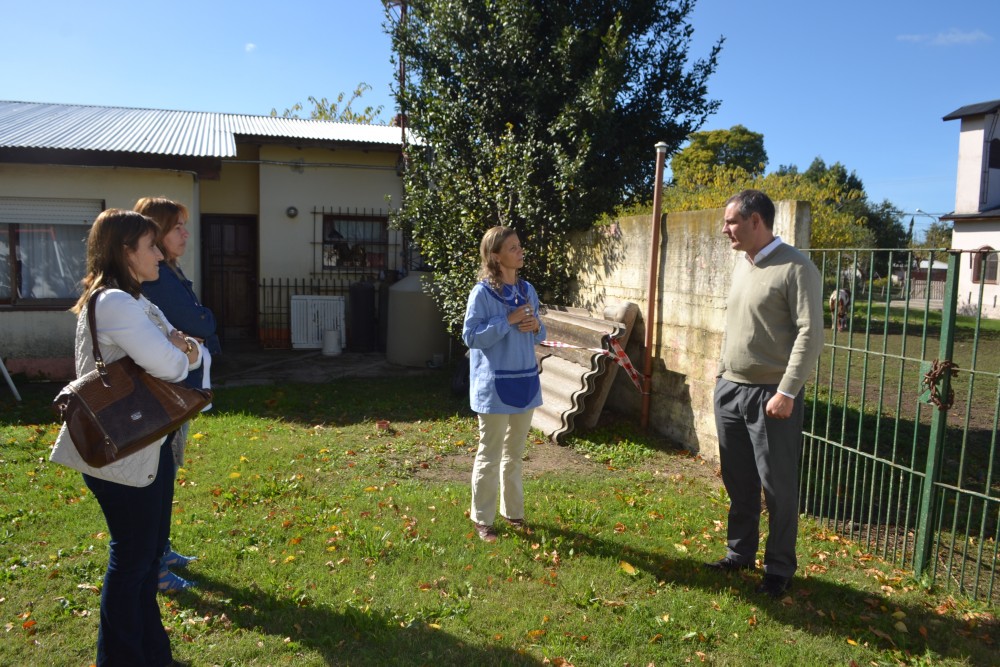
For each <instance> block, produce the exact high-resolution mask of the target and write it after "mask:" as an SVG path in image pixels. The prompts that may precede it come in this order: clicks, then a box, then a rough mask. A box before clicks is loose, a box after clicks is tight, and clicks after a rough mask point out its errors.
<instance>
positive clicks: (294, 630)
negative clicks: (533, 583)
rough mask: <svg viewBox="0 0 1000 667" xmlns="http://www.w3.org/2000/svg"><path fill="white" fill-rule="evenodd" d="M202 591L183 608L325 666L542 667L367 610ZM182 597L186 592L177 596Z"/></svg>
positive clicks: (249, 590)
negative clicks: (286, 643) (292, 647)
mask: <svg viewBox="0 0 1000 667" xmlns="http://www.w3.org/2000/svg"><path fill="white" fill-rule="evenodd" d="M198 582H199V588H200V590H201V591H202V593H200V595H199V597H197V598H195V597H194V596H192V598H191V600H190V601H187V600H185V603H186V604H190V606H192V607H194V608H196V609H197V610H198V611H199V613H201V614H203V615H207V614H212V615H213V616H214V617H216V618H219V617H221V616H222V614H225V615H226V617H227V618H228V619H229V621H230V622H231V623H232V624H233V625H235V626H238V627H239V628H242V629H244V630H252V631H255V632H261V633H265V634H269V635H273V636H275V637H279V638H281V639H284V638H286V637H288V638H290V640H291V641H293V642H296V643H298V644H299V645H301V646H304V647H307V648H309V649H310V650H313V651H316V652H318V653H320V654H321V655H322V657H323V660H324V662H325V663H326V664H327V665H372V666H375V665H378V666H382V665H402V666H405V665H434V664H437V665H498V666H499V665H512V666H515V667H516V666H521V667H530V666H532V665H540V664H542V663H541V662H539V661H538V660H535V659H534V658H532V657H531V656H528V655H524V654H521V653H518V652H517V651H514V650H511V649H506V648H503V647H499V646H496V647H492V646H491V647H489V648H482V647H477V646H472V645H470V644H467V643H465V642H463V641H462V640H460V639H458V638H456V637H454V636H452V635H449V634H448V633H446V632H443V631H441V630H435V629H433V628H430V627H428V626H427V625H425V624H423V623H415V624H412V625H406V626H401V625H400V622H399V620H398V619H393V618H391V617H389V616H386V615H385V614H383V613H380V612H378V611H375V610H372V609H359V608H354V607H347V608H346V609H345V610H344V611H338V610H334V609H330V608H328V607H319V606H314V605H300V604H297V603H296V602H295V601H293V600H281V599H277V598H275V597H273V596H271V595H269V594H267V593H266V592H264V591H261V590H260V589H258V588H256V587H255V586H253V585H252V584H251V585H249V586H246V587H236V586H232V585H230V584H228V583H224V582H222V581H219V580H217V579H212V578H211V577H207V576H200V577H199V578H198ZM182 595H184V596H187V595H189V594H186V593H185V594H182Z"/></svg>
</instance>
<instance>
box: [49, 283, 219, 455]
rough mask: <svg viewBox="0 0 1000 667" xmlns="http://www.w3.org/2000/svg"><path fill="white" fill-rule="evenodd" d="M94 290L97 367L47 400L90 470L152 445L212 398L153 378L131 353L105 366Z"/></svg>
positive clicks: (90, 314) (90, 312) (91, 319)
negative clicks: (98, 334) (99, 337)
mask: <svg viewBox="0 0 1000 667" xmlns="http://www.w3.org/2000/svg"><path fill="white" fill-rule="evenodd" d="M99 293H100V290H98V292H95V293H94V294H93V295H92V296H91V297H90V301H89V302H88V303H87V321H88V323H89V324H90V337H91V342H92V343H93V346H94V360H95V362H96V364H97V368H96V369H94V370H92V371H90V372H89V373H87V374H86V375H83V376H81V377H79V378H77V379H76V380H73V381H72V382H70V383H69V384H67V385H66V386H65V387H63V389H62V391H60V392H59V395H58V396H56V398H55V400H54V401H53V402H52V409H53V410H55V412H56V414H57V415H58V416H59V418H60V419H62V420H63V421H65V422H66V429H67V430H68V431H69V436H70V439H71V440H72V441H73V445H74V446H75V447H76V449H77V451H78V452H79V453H80V457H81V458H82V459H83V460H84V461H85V462H86V463H87V465H90V466H92V467H94V468H101V467H103V466H106V465H107V464H109V463H111V462H113V461H117V460H120V459H122V458H124V457H126V456H129V455H130V454H134V453H136V452H138V451H139V450H141V449H143V448H144V447H147V446H149V445H151V444H153V443H154V442H156V441H157V440H159V439H160V438H162V437H163V436H165V435H167V434H168V433H170V432H172V431H175V430H177V428H178V427H180V425H181V424H183V423H184V422H186V421H187V420H189V419H191V418H192V417H193V416H195V415H196V414H197V413H198V412H199V411H200V410H201V409H202V408H204V407H205V406H206V405H208V404H209V403H211V401H212V392H211V391H210V390H208V389H193V388H191V387H187V386H185V385H183V384H179V383H176V382H167V381H166V380H161V379H159V378H156V377H153V376H152V375H150V374H149V373H147V372H146V371H145V370H143V369H142V367H141V366H139V365H138V364H137V363H135V361H133V360H132V358H131V357H123V358H121V359H119V360H118V361H115V362H112V363H110V364H107V365H105V363H104V359H103V358H102V357H101V350H100V347H99V346H98V344H97V322H96V315H95V313H94V311H95V308H94V305H95V303H96V298H97V295H98V294H99Z"/></svg>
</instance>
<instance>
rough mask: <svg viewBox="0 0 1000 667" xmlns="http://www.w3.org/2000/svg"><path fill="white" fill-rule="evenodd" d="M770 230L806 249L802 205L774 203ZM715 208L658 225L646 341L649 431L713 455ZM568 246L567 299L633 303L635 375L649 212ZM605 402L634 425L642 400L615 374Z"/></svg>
mask: <svg viewBox="0 0 1000 667" xmlns="http://www.w3.org/2000/svg"><path fill="white" fill-rule="evenodd" d="M776 206H777V214H776V216H775V217H776V219H775V233H776V234H777V235H779V236H781V238H782V239H783V240H784V241H785V242H787V243H791V244H792V245H795V246H797V247H800V248H804V247H806V246H807V245H808V239H809V227H810V210H809V204H808V202H794V201H782V202H776ZM723 211H724V209H712V210H706V211H695V212H686V213H671V214H669V215H667V216H665V220H664V221H663V224H662V225H661V229H660V237H661V238H660V241H661V242H660V250H659V262H658V264H659V267H658V271H657V273H658V280H657V287H656V290H657V299H656V304H655V306H656V309H655V314H654V318H653V320H654V324H653V339H652V346H653V347H652V381H653V386H652V398H651V401H650V406H651V407H650V427H651V428H652V429H653V430H655V431H657V432H659V433H661V434H663V435H665V436H667V437H668V438H670V439H671V440H673V441H675V442H677V443H679V444H681V445H683V446H684V447H686V448H687V449H690V450H692V451H694V452H697V453H699V454H701V455H702V456H704V457H706V458H708V459H712V460H715V459H717V458H718V451H719V444H718V438H717V436H716V433H715V420H714V416H713V411H712V391H713V389H714V387H715V374H716V370H717V367H718V359H719V350H720V347H721V344H722V331H723V327H724V324H725V319H724V318H725V308H726V297H727V295H728V293H729V285H730V279H731V275H732V270H733V267H734V266H735V262H736V261H743V260H742V253H739V252H735V251H733V250H731V249H730V247H729V241H728V240H727V239H726V238H725V237H724V236H723V235H722V221H723ZM578 241H579V242H578V243H575V244H574V251H573V257H572V260H573V262H574V263H575V264H576V265H577V266H579V267H580V268H579V272H578V276H577V280H576V283H575V287H574V295H573V298H572V305H575V306H577V307H581V308H586V309H587V310H589V311H590V312H591V313H594V314H599V313H601V312H602V311H603V309H604V307H605V306H606V305H610V304H614V303H618V302H620V301H632V302H634V303H636V304H637V305H638V306H639V309H640V313H641V315H640V318H639V320H638V321H637V322H636V324H635V332H634V333H633V335H632V338H631V341H630V343H629V345H628V347H627V349H626V352H627V353H628V356H629V358H630V359H631V360H632V363H633V364H635V366H636V368H638V369H639V371H640V373H643V372H644V368H643V364H644V359H645V349H646V348H645V341H644V340H643V339H644V334H645V328H646V313H647V306H648V298H647V292H648V285H649V260H650V249H651V242H652V221H651V216H641V217H630V218H624V219H622V220H619V221H617V222H616V223H615V224H614V225H612V226H611V227H610V228H601V229H598V230H594V231H591V232H588V233H587V234H585V235H581V238H580V239H579V240H578ZM607 405H608V406H609V407H610V408H612V409H614V410H615V411H616V412H619V413H622V414H625V415H628V416H629V417H630V418H633V419H634V420H635V421H636V423H638V422H639V421H640V416H641V410H642V396H641V394H640V393H639V392H638V391H636V389H635V387H634V386H633V385H632V383H631V381H630V380H629V379H628V377H627V376H626V375H625V374H624V373H619V374H618V377H617V378H616V380H615V385H614V387H613V389H612V391H611V394H610V396H609V397H608V402H607Z"/></svg>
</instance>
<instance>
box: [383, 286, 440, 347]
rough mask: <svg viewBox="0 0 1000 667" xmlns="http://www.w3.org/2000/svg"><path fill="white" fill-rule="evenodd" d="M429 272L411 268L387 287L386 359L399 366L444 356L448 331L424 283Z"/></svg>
mask: <svg viewBox="0 0 1000 667" xmlns="http://www.w3.org/2000/svg"><path fill="white" fill-rule="evenodd" d="M431 280H432V277H431V274H430V273H427V272H425V271H411V272H410V274H409V275H408V276H406V277H405V278H403V279H402V280H400V281H399V282H397V283H395V284H394V285H392V287H390V288H389V331H388V336H387V340H386V346H385V358H386V361H388V362H389V363H393V364H399V365H400V366H425V365H427V362H428V361H431V360H433V359H435V355H440V357H438V358H439V359H444V358H446V357H447V352H448V332H447V330H446V329H445V326H444V322H443V321H442V319H441V311H440V310H439V309H438V307H437V305H436V304H435V303H434V300H433V299H432V298H431V297H430V295H428V294H426V293H425V292H424V286H425V285H426V286H428V287H429V286H430V284H431Z"/></svg>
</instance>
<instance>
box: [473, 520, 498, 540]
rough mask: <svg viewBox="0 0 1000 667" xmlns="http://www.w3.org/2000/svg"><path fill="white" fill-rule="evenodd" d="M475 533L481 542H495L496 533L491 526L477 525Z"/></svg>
mask: <svg viewBox="0 0 1000 667" xmlns="http://www.w3.org/2000/svg"><path fill="white" fill-rule="evenodd" d="M476 533H477V534H478V535H479V539H481V540H482V541H483V542H496V541H497V531H495V530H493V526H487V525H486V524H485V523H477V524H476Z"/></svg>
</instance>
